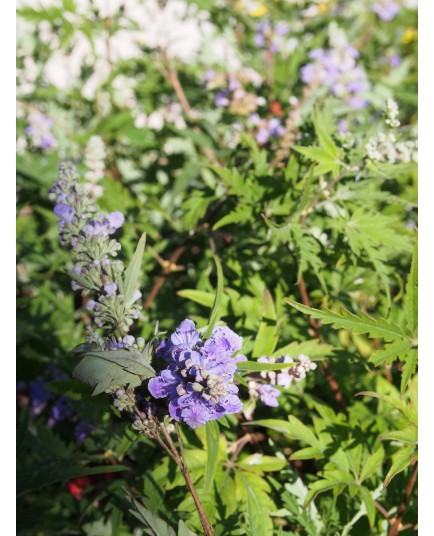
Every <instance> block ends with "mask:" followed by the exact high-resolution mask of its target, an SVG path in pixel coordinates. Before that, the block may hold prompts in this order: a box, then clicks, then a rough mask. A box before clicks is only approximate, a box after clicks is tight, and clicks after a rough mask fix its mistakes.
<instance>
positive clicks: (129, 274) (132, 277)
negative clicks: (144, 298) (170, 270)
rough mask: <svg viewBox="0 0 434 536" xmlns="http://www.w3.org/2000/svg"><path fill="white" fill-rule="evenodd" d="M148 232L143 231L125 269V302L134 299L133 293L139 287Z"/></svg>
mask: <svg viewBox="0 0 434 536" xmlns="http://www.w3.org/2000/svg"><path fill="white" fill-rule="evenodd" d="M145 244H146V233H143V234H142V236H141V237H140V240H139V243H138V244H137V248H136V251H135V253H134V255H133V258H132V259H131V261H130V264H129V265H128V268H127V269H126V271H125V277H124V283H123V287H124V288H123V294H124V300H125V303H128V302H130V301H131V300H132V299H133V294H134V292H135V291H136V290H137V288H138V286H139V285H138V280H139V276H140V268H141V266H142V259H143V253H144V251H145Z"/></svg>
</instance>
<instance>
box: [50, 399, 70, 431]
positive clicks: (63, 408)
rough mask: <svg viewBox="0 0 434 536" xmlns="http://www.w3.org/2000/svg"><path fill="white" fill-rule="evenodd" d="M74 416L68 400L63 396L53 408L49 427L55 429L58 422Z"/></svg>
mask: <svg viewBox="0 0 434 536" xmlns="http://www.w3.org/2000/svg"><path fill="white" fill-rule="evenodd" d="M72 415H73V413H72V411H71V408H70V407H69V405H68V400H67V398H66V397H64V396H61V397H60V398H59V399H58V400H56V402H55V403H54V404H53V406H52V407H51V412H50V417H49V418H48V426H50V427H53V426H55V425H56V424H57V423H58V422H61V421H64V420H65V419H68V418H69V417H71V416H72Z"/></svg>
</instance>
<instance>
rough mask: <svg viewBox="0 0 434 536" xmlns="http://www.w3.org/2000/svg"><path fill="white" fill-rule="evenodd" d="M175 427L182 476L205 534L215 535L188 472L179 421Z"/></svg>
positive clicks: (208, 535)
mask: <svg viewBox="0 0 434 536" xmlns="http://www.w3.org/2000/svg"><path fill="white" fill-rule="evenodd" d="M175 428H176V435H177V437H178V442H179V449H180V451H181V464H180V468H181V472H182V476H183V477H184V480H185V483H186V484H187V487H188V490H189V491H190V493H191V495H192V497H193V500H194V504H195V505H196V509H197V511H198V513H199V517H200V522H201V523H202V527H203V530H204V534H205V536H213V535H214V530H213V528H212V525H211V523H210V522H209V520H208V517H207V515H206V513H205V511H204V509H203V507H202V503H201V502H200V499H199V495H198V494H197V491H196V488H195V487H194V484H193V481H192V479H191V476H190V473H189V472H188V468H187V460H186V458H185V451H184V444H183V441H182V437H181V432H180V430H179V425H178V423H175Z"/></svg>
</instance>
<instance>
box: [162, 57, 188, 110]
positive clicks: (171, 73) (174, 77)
mask: <svg viewBox="0 0 434 536" xmlns="http://www.w3.org/2000/svg"><path fill="white" fill-rule="evenodd" d="M165 61H166V64H167V78H168V80H169V82H170V83H171V84H172V87H173V89H174V90H175V93H176V96H177V97H178V100H179V103H180V105H181V107H182V110H183V111H184V113H185V115H186V116H187V117H189V116H190V114H191V106H190V103H189V102H188V99H187V96H186V94H185V93H184V89H183V87H182V85H181V82H180V81H179V78H178V73H177V71H176V69H175V68H174V67H173V64H172V62H171V61H170V60H168V59H167V57H165Z"/></svg>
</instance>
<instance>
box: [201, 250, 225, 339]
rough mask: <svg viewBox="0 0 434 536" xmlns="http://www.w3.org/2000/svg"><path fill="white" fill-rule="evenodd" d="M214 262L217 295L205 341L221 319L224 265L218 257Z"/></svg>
mask: <svg viewBox="0 0 434 536" xmlns="http://www.w3.org/2000/svg"><path fill="white" fill-rule="evenodd" d="M214 262H215V266H216V269H217V289H216V293H215V298H214V304H213V308H212V311H211V315H210V317H209V322H208V327H207V328H206V331H205V333H204V336H203V337H204V339H208V338H209V337H210V335H211V333H212V331H213V329H214V326H215V325H216V322H217V320H218V319H219V315H220V306H221V303H222V300H223V283H224V278H223V269H222V264H221V262H220V259H219V258H218V257H217V255H214Z"/></svg>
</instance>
